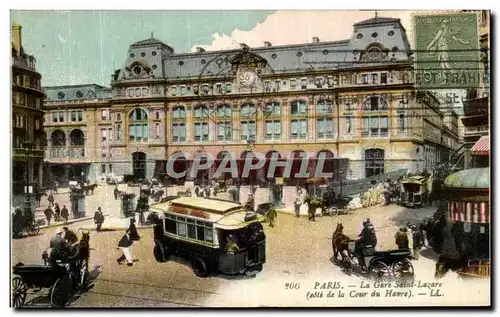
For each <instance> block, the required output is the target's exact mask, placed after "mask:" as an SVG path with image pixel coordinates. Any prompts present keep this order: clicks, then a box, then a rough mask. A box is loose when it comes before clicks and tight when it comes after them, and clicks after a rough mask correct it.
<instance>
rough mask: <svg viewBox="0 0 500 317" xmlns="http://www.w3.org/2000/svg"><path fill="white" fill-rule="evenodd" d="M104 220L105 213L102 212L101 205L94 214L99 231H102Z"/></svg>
mask: <svg viewBox="0 0 500 317" xmlns="http://www.w3.org/2000/svg"><path fill="white" fill-rule="evenodd" d="M103 222H104V215H103V214H102V210H101V207H98V208H97V211H96V212H95V214H94V223H95V224H96V225H97V226H96V228H95V230H96V231H97V232H99V231H101V227H102V223H103Z"/></svg>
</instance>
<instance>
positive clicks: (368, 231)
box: [354, 218, 377, 268]
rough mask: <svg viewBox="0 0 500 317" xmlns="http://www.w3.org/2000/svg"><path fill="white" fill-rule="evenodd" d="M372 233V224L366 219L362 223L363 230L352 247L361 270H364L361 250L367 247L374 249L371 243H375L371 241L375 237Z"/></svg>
mask: <svg viewBox="0 0 500 317" xmlns="http://www.w3.org/2000/svg"><path fill="white" fill-rule="evenodd" d="M374 232H375V230H374V229H373V224H372V223H371V222H370V219H369V218H368V219H366V220H365V221H363V230H362V231H361V233H360V234H359V235H358V239H356V244H355V245H354V254H355V255H356V257H357V258H358V263H359V265H360V266H361V267H362V268H366V264H365V257H364V256H363V248H364V247H365V246H368V245H370V246H372V247H375V246H374V244H373V243H374V242H375V244H376V243H377V242H376V241H373V237H374V235H375V233H374ZM375 239H376V238H375Z"/></svg>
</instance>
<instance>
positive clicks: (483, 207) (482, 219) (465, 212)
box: [448, 201, 490, 223]
mask: <svg viewBox="0 0 500 317" xmlns="http://www.w3.org/2000/svg"><path fill="white" fill-rule="evenodd" d="M448 207H449V212H450V220H451V221H452V222H455V221H462V222H470V223H490V204H489V203H488V202H464V201H450V202H449V205H448Z"/></svg>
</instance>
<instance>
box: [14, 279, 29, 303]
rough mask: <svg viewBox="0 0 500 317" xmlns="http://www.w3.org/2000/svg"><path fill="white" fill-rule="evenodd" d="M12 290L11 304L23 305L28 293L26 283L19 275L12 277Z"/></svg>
mask: <svg viewBox="0 0 500 317" xmlns="http://www.w3.org/2000/svg"><path fill="white" fill-rule="evenodd" d="M12 292H13V294H12V306H13V307H14V308H21V307H23V305H24V302H25V301H26V294H27V293H28V285H26V283H25V282H24V281H23V279H22V278H20V277H19V276H16V277H14V279H12Z"/></svg>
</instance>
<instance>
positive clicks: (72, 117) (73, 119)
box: [71, 111, 76, 122]
mask: <svg viewBox="0 0 500 317" xmlns="http://www.w3.org/2000/svg"><path fill="white" fill-rule="evenodd" d="M75 121H76V111H71V122H75Z"/></svg>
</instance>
